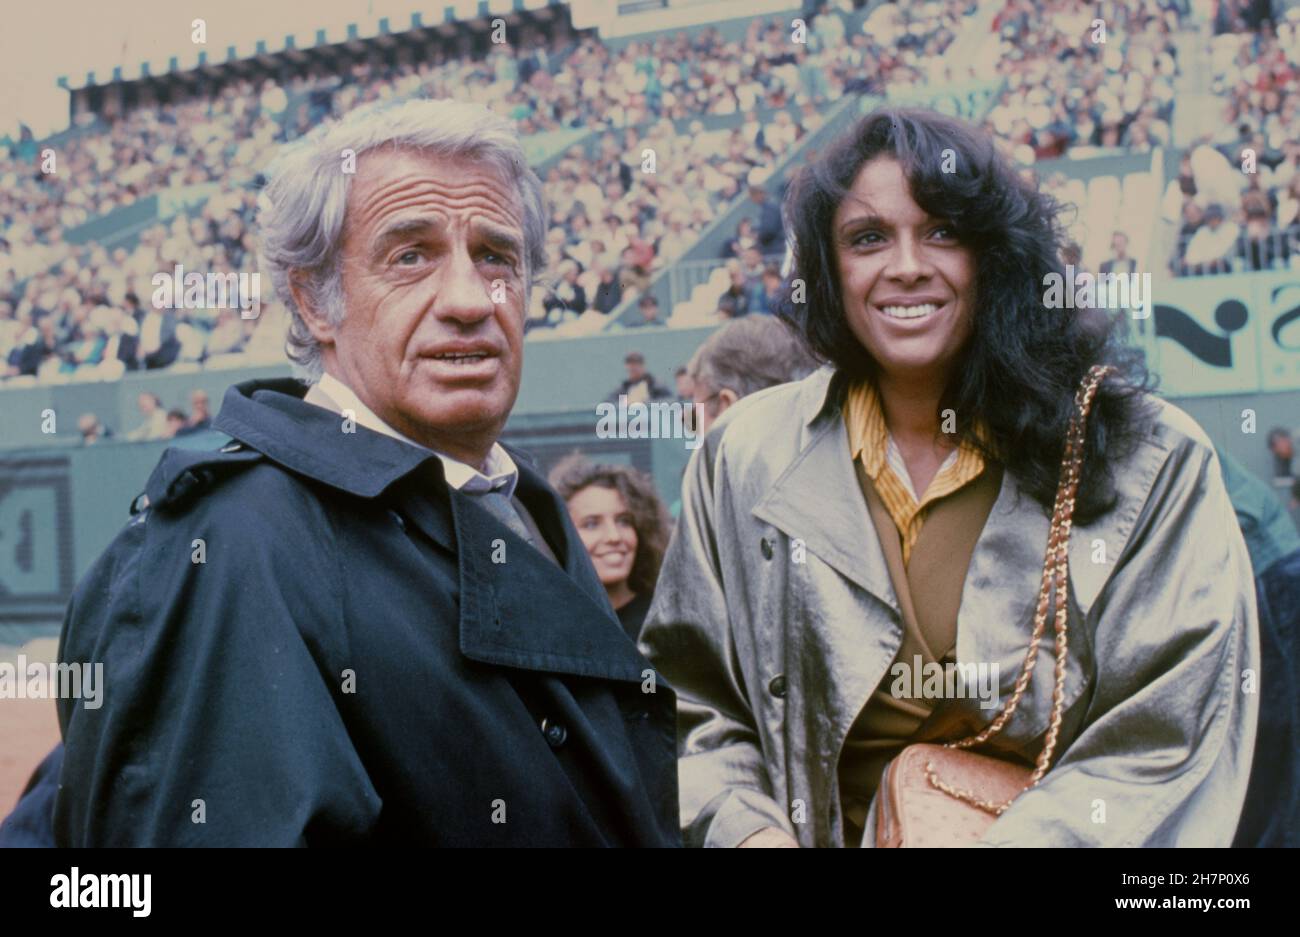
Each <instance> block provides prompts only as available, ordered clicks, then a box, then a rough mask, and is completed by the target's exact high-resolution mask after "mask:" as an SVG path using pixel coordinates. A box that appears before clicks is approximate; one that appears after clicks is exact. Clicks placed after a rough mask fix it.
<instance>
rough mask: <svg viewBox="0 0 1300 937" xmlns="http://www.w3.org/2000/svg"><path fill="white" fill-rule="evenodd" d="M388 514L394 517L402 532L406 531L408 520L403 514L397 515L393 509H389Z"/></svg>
mask: <svg viewBox="0 0 1300 937" xmlns="http://www.w3.org/2000/svg"><path fill="white" fill-rule="evenodd" d="M388 513H389V514H391V515H392V516H393V520H395V521H397V526H398V527H400V528H401V529H402V530H406V519H405V518H403V517H402V515H401V514H399V513H397V511H395V510H393V509H392V508H389V509H388Z"/></svg>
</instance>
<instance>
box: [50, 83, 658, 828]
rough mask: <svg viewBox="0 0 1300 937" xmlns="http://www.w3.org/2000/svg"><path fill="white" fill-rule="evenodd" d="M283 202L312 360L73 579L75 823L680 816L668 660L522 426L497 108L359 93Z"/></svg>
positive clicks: (533, 183) (296, 305) (532, 255)
mask: <svg viewBox="0 0 1300 937" xmlns="http://www.w3.org/2000/svg"><path fill="white" fill-rule="evenodd" d="M270 180H271V181H270V182H269V184H268V186H267V188H266V190H265V192H264V193H263V196H262V198H261V204H260V208H261V211H260V227H261V238H262V249H263V261H264V267H265V269H266V270H267V271H268V272H269V274H270V277H271V279H272V281H273V284H274V286H275V290H276V293H277V295H278V297H279V298H280V299H281V301H282V302H284V303H285V304H286V305H287V306H288V308H289V310H290V312H291V313H292V324H291V327H290V332H289V337H288V350H289V353H290V356H291V357H292V358H293V360H294V361H295V362H296V363H297V364H298V365H299V367H300V368H301V369H302V370H303V372H305V376H306V377H307V378H308V379H309V381H310V386H308V385H307V384H306V383H303V382H302V381H301V380H300V379H295V378H284V379H277V380H262V381H249V382H247V383H243V384H239V385H236V386H234V387H232V388H230V390H229V391H228V392H227V394H226V397H225V400H224V402H223V405H222V408H221V411H220V413H219V415H218V417H217V419H216V420H215V421H214V424H213V425H214V428H215V429H219V430H221V431H223V432H225V433H226V434H228V435H229V436H230V437H231V438H232V441H231V442H230V443H229V444H228V445H226V446H224V447H223V448H222V449H221V450H220V451H218V452H195V451H184V450H177V449H171V450H168V451H167V452H166V453H165V454H164V456H163V458H162V460H161V461H160V463H159V465H158V467H157V468H156V469H155V470H154V473H153V475H152V477H151V478H150V479H149V483H148V486H147V488H146V491H145V494H144V496H142V497H141V498H139V499H137V504H136V505H133V513H134V516H133V518H132V519H131V521H130V522H129V523H128V524H127V525H126V527H125V528H124V529H123V530H122V532H121V533H120V534H119V535H118V537H117V539H116V540H115V541H114V542H113V544H112V545H111V546H110V547H109V549H108V551H107V552H106V553H105V554H104V556H103V557H101V558H100V560H99V561H98V562H97V563H96V564H95V566H94V567H93V568H92V569H91V571H90V572H89V573H88V574H87V576H86V578H85V579H84V580H83V581H82V582H81V583H80V585H79V586H78V588H77V590H76V592H75V594H74V596H73V599H72V602H71V605H70V607H69V610H68V615H67V619H66V624H65V628H64V633H63V640H62V646H61V649H62V654H63V659H64V660H66V661H83V660H92V661H102V662H103V664H104V672H105V692H104V703H103V706H102V707H101V708H100V709H98V710H90V709H86V708H83V707H81V706H79V705H77V704H76V701H74V700H63V701H60V712H59V715H60V722H61V726H62V729H63V734H64V739H65V745H66V755H65V759H64V764H63V769H62V773H61V777H60V778H59V781H60V784H61V787H60V789H59V791H58V796H57V800H56V805H55V809H54V832H55V837H56V839H57V841H58V842H59V843H60V844H62V845H118V844H149V845H162V844H186V845H251V844H268V845H271V844H274V845H316V844H366V845H376V844H440V845H656V846H658V845H674V844H676V843H677V842H678V833H677V806H676V803H677V790H676V774H675V764H674V756H675V750H674V711H675V700H674V695H673V692H672V690H671V689H670V688H669V687H668V686H667V685H665V684H664V683H663V682H661V681H657V680H656V675H655V673H654V671H653V670H652V669H651V668H650V666H649V664H648V663H647V662H646V660H645V659H644V658H643V657H642V656H641V654H640V653H639V652H638V651H637V649H636V647H635V645H634V644H633V642H632V641H631V640H629V639H628V638H627V636H626V635H625V634H624V632H623V630H622V629H621V628H620V627H619V624H618V620H617V619H616V618H615V617H614V615H613V613H612V611H611V609H610V606H609V602H608V600H607V599H606V597H605V592H604V589H603V588H602V587H601V585H600V582H599V581H598V580H597V578H596V576H595V573H594V572H593V570H592V568H591V565H590V562H589V560H588V558H587V553H586V551H585V550H584V549H583V547H582V542H581V540H580V539H579V538H578V535H577V533H576V531H575V530H574V528H573V526H572V524H571V523H570V521H569V520H568V513H567V511H566V510H565V507H564V504H563V503H562V502H561V501H560V500H559V499H558V497H557V496H556V495H555V493H554V492H553V491H552V490H551V489H550V488H549V487H548V486H547V484H546V482H545V481H544V479H543V478H542V476H541V475H540V474H539V473H538V472H536V471H535V470H534V469H533V468H532V467H531V466H530V465H529V464H528V462H527V461H526V460H525V459H524V458H523V457H522V454H521V453H519V452H517V451H513V450H510V449H508V448H507V447H505V446H503V445H502V444H501V443H500V442H499V441H498V437H499V436H500V434H501V431H502V428H503V427H504V425H505V422H506V418H507V417H508V415H509V413H510V409H511V407H512V406H513V405H514V402H515V397H516V394H517V393H518V390H519V379H520V368H521V365H522V358H523V343H522V338H523V324H524V310H525V309H526V307H527V303H528V298H529V292H530V289H531V284H532V280H533V277H534V276H535V275H536V274H538V272H539V269H540V268H541V267H542V265H543V263H544V251H543V238H544V231H545V218H546V213H545V210H544V206H543V200H542V193H541V186H540V183H539V182H538V180H537V177H536V176H535V175H534V174H533V172H532V171H531V170H530V169H529V168H528V166H527V164H526V162H525V160H524V155H523V151H522V150H521V148H520V146H519V143H518V140H517V138H516V135H515V132H514V130H513V128H512V127H511V125H510V124H509V123H508V122H506V121H504V120H501V119H499V118H497V117H495V116H493V115H492V114H491V113H490V112H488V111H487V110H485V109H482V108H480V107H477V106H470V105H465V104H459V103H454V102H450V101H411V102H405V103H400V104H396V105H391V104H390V105H382V106H377V107H370V108H365V109H361V110H358V111H354V112H353V113H351V114H349V115H348V116H347V117H346V118H345V119H343V120H342V121H341V122H340V123H338V124H336V125H331V126H329V127H324V128H320V129H318V131H317V132H315V133H313V134H311V135H309V136H308V137H307V138H305V139H304V140H303V141H300V142H299V143H298V144H296V145H295V146H294V147H293V148H292V149H291V150H289V151H288V152H286V153H285V154H284V156H283V157H282V159H281V160H280V161H279V163H278V164H277V165H276V166H274V167H273V169H272V171H271V173H270Z"/></svg>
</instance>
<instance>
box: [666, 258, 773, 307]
mask: <svg viewBox="0 0 1300 937" xmlns="http://www.w3.org/2000/svg"><path fill="white" fill-rule="evenodd" d="M784 259H785V256H784V255H783V254H767V255H764V257H763V266H764V267H766V266H767V265H768V264H776V266H777V268H778V269H780V266H781V262H782V261H783V260H784ZM731 262H732V260H731V259H723V258H719V259H717V260H683V261H679V262H678V263H676V264H675V265H673V266H672V267H671V268H670V269H669V271H668V303H669V306H668V309H669V312H670V313H671V311H672V310H673V309H675V308H677V306H678V305H680V304H681V303H684V302H686V301H687V300H688V299H690V298H691V294H692V293H693V292H694V291H695V288H696V287H697V286H699V285H700V284H701V283H707V282H708V281H709V277H711V276H712V275H713V271H715V270H719V269H721V268H723V267H726V266H727V264H729V263H731ZM724 292H726V287H724V288H723V289H722V290H719V291H718V295H719V296H721V295H722V293H724ZM715 298H716V297H715Z"/></svg>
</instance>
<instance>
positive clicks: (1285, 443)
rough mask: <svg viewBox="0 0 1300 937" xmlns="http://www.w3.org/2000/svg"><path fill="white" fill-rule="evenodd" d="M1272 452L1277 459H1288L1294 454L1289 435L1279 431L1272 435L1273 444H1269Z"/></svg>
mask: <svg viewBox="0 0 1300 937" xmlns="http://www.w3.org/2000/svg"><path fill="white" fill-rule="evenodd" d="M1269 448H1271V449H1272V450H1273V454H1274V455H1275V456H1277V457H1278V458H1279V459H1289V458H1291V457H1292V456H1293V455H1294V454H1295V447H1294V445H1293V444H1292V442H1291V437H1290V436H1287V435H1285V434H1282V433H1279V434H1278V435H1276V436H1274V437H1273V445H1272V446H1270V447H1269Z"/></svg>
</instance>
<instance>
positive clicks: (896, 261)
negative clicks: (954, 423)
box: [832, 157, 975, 380]
mask: <svg viewBox="0 0 1300 937" xmlns="http://www.w3.org/2000/svg"><path fill="white" fill-rule="evenodd" d="M832 236H833V238H834V241H835V256H836V263H837V266H838V273H839V287H840V295H841V297H842V301H843V304H844V313H845V315H846V316H847V317H848V324H849V328H850V329H851V330H852V332H853V334H854V335H855V336H856V337H857V339H858V341H859V342H861V343H862V346H863V347H864V348H865V349H866V350H867V351H868V352H869V353H870V354H871V356H872V357H873V358H874V359H875V360H876V361H877V362H878V363H879V365H880V367H881V368H882V370H883V372H884V374H885V375H886V376H888V377H891V378H894V379H910V378H915V377H925V378H937V379H940V380H946V375H947V370H948V369H949V368H950V367H951V365H952V363H953V361H954V360H955V359H956V357H957V355H958V353H959V352H960V351H961V348H962V346H963V345H964V344H965V343H966V340H967V338H968V337H969V336H970V332H971V315H972V307H973V305H974V293H975V254H974V252H973V251H972V250H971V249H970V248H969V247H966V246H964V245H963V244H961V243H960V242H959V241H958V240H957V239H956V238H955V237H954V236H953V230H952V227H951V226H950V225H949V224H948V223H947V222H945V221H944V220H943V219H941V218H932V217H930V216H929V215H927V214H926V213H925V212H924V211H923V210H922V209H921V207H920V206H919V205H917V204H916V202H915V201H913V199H912V196H911V193H910V189H909V186H908V183H907V179H906V177H905V176H904V174H903V170H902V167H901V166H900V165H899V164H898V162H897V161H896V160H894V159H890V158H887V157H879V158H877V159H874V160H872V161H871V162H869V163H867V164H866V165H865V166H863V167H862V169H861V170H860V171H859V173H858V177H857V179H856V180H855V181H854V183H853V188H852V189H851V190H850V191H849V194H848V195H847V196H846V197H845V199H844V200H843V201H842V202H841V203H840V205H839V208H838V209H837V210H836V212H835V218H834V222H833V228H832Z"/></svg>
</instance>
